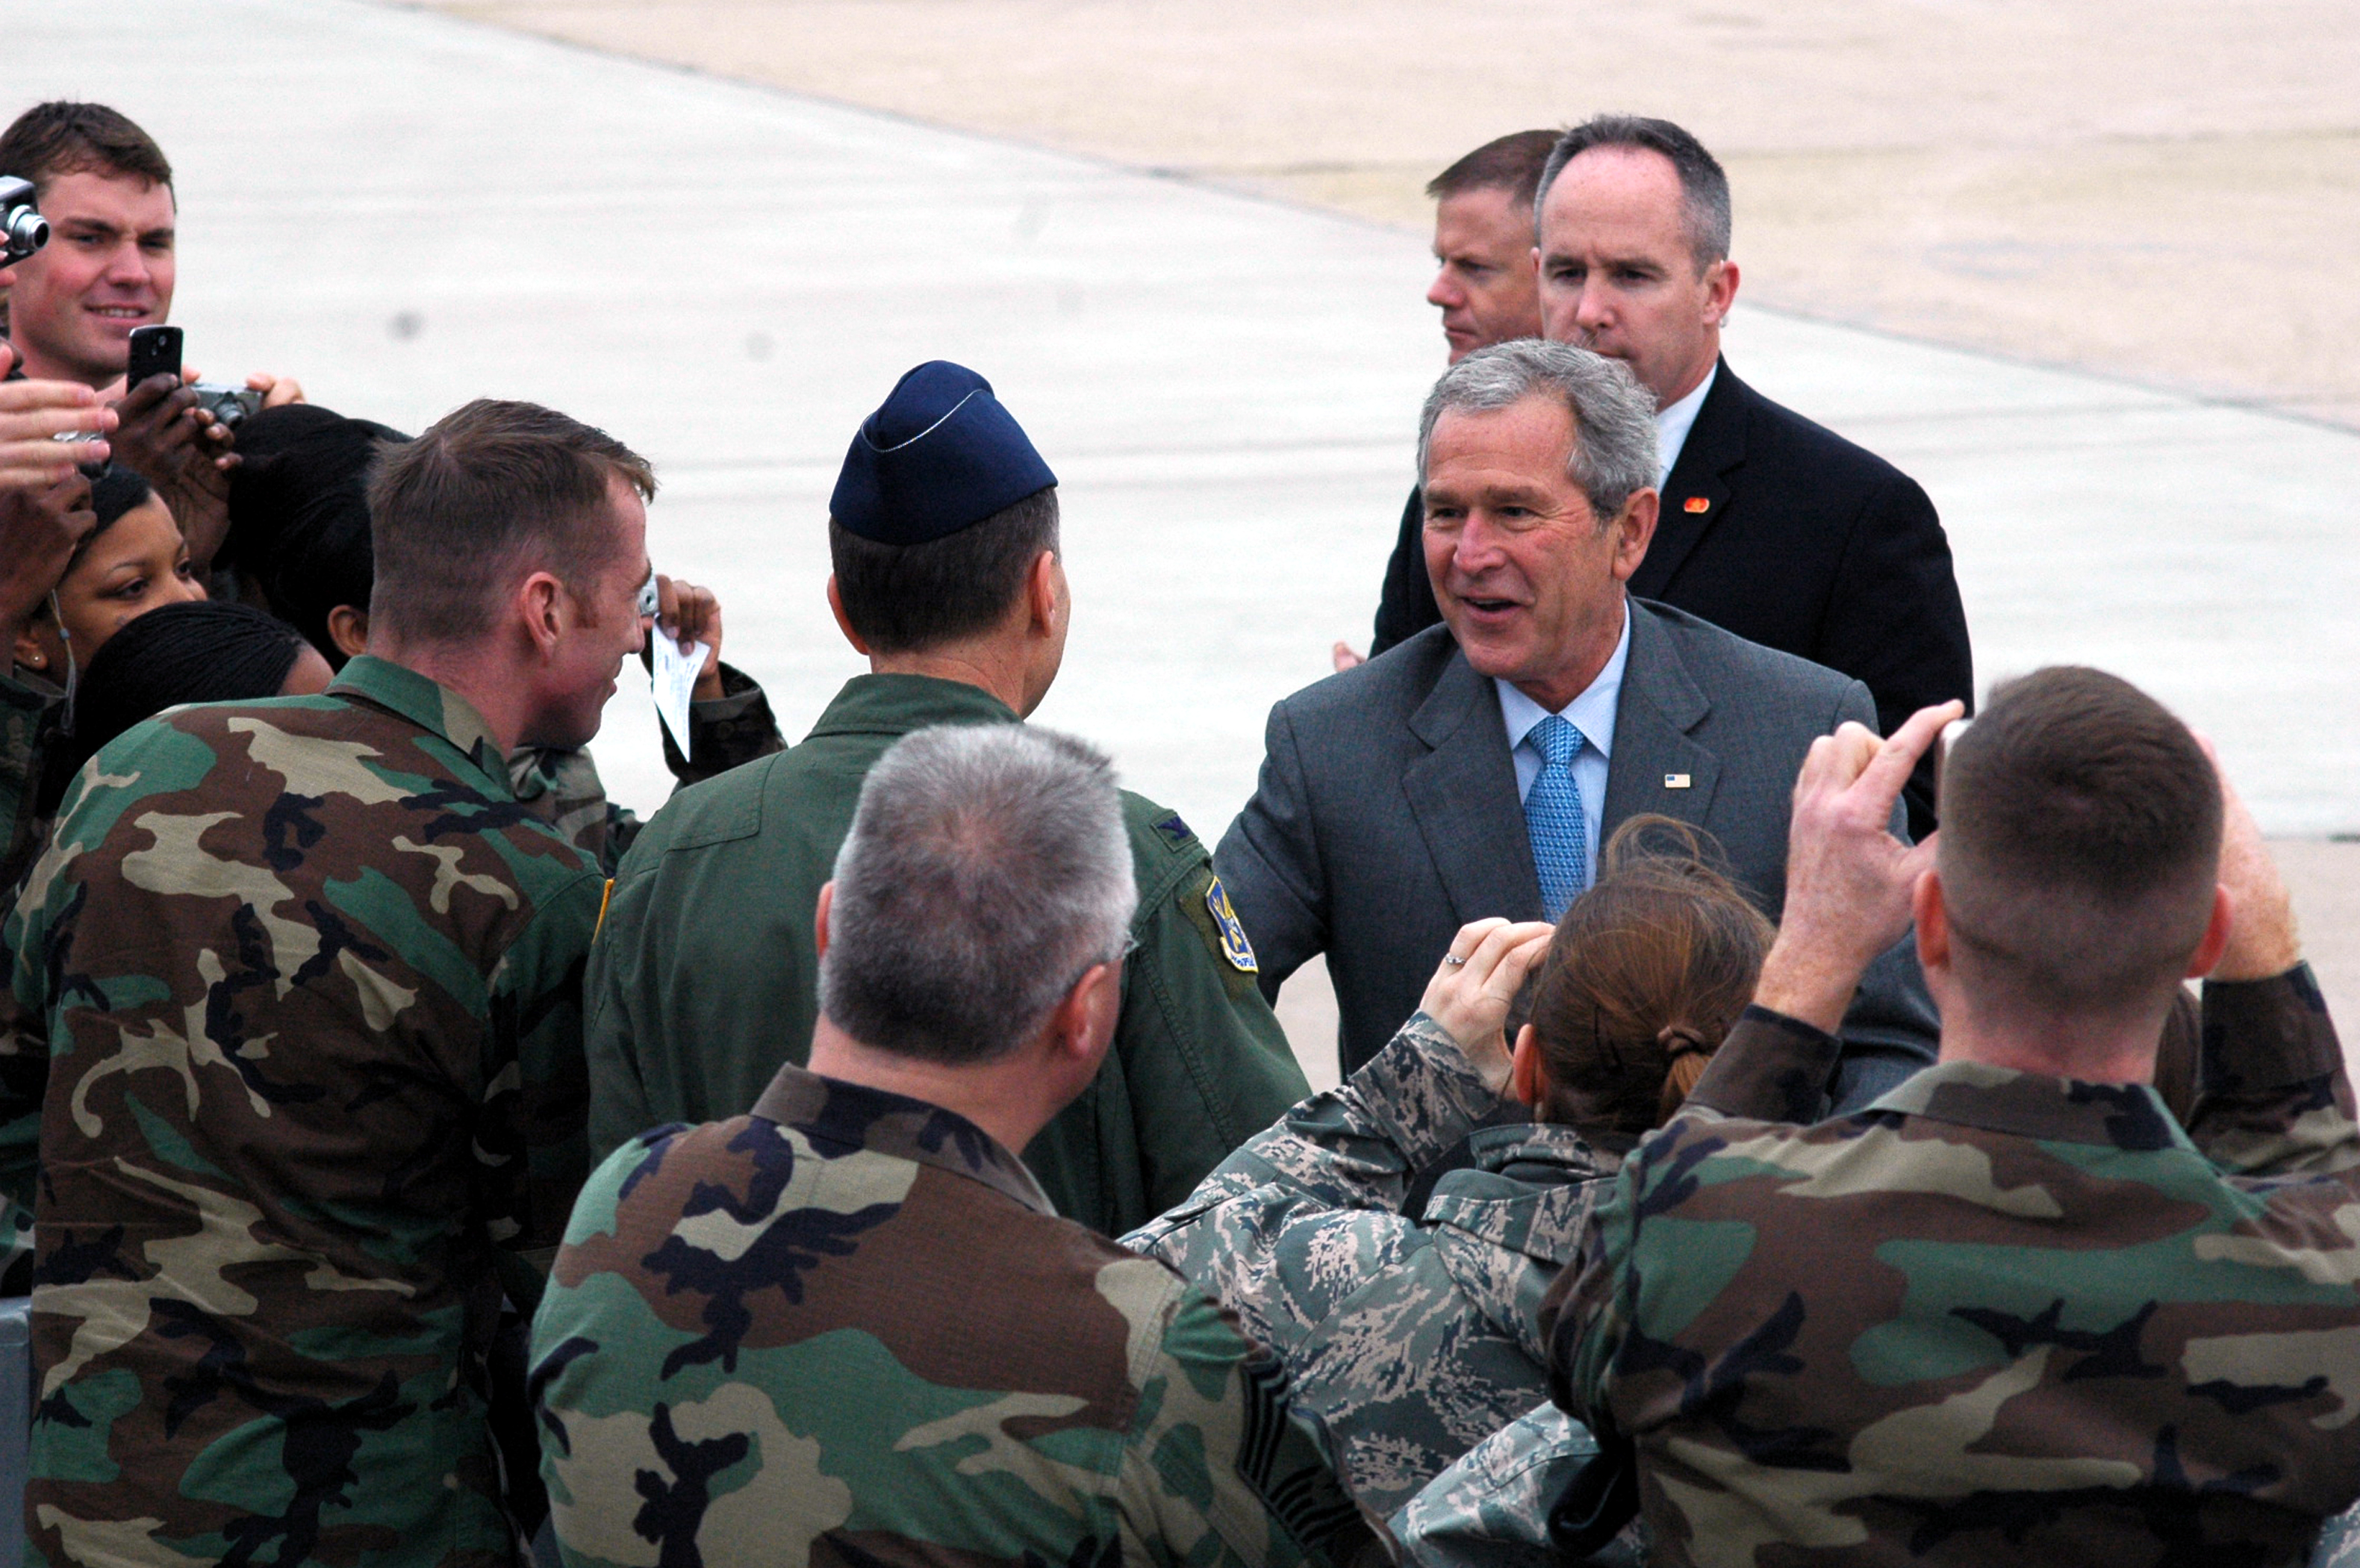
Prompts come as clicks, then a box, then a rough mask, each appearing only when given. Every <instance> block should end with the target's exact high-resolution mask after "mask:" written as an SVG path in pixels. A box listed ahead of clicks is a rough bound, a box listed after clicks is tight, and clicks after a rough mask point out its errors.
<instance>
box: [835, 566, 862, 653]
mask: <svg viewBox="0 0 2360 1568" xmlns="http://www.w3.org/2000/svg"><path fill="white" fill-rule="evenodd" d="M827 612H828V613H829V614H830V615H832V616H834V617H836V630H838V631H841V632H843V633H844V640H845V641H847V642H849V643H851V644H852V651H853V652H856V653H858V654H859V655H860V656H861V657H862V658H864V659H866V658H868V657H869V644H868V643H867V642H866V641H863V640H862V638H861V635H860V633H858V631H855V630H852V618H851V617H850V616H848V615H847V614H845V613H844V596H843V595H842V594H840V593H837V592H836V574H835V573H834V572H830V573H829V574H828V575H827Z"/></svg>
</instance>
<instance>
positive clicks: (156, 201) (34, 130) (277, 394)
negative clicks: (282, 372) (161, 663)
mask: <svg viewBox="0 0 2360 1568" xmlns="http://www.w3.org/2000/svg"><path fill="white" fill-rule="evenodd" d="M0 174H12V175H15V176H16V177H17V178H18V179H21V180H29V181H32V182H33V189H34V199H35V201H36V202H37V203H38V204H39V206H40V209H41V215H42V216H43V217H45V218H47V219H48V220H49V244H48V246H46V247H44V248H42V249H40V250H38V251H36V252H35V253H34V254H33V255H32V256H30V257H28V258H26V259H25V260H23V261H21V262H19V263H17V265H16V268H15V269H14V271H15V274H16V280H15V282H14V283H13V284H12V285H11V286H10V288H9V290H8V298H7V319H6V324H7V333H8V338H9V342H10V344H11V345H12V346H13V347H14V348H15V350H16V358H17V366H18V370H19V371H20V372H21V373H22V374H23V375H25V376H28V377H31V378H35V379H37V380H50V381H68V382H79V383H80V384H82V385H83V386H86V387H89V388H92V389H94V390H96V391H98V392H100V393H102V394H104V395H105V396H106V397H108V398H109V399H110V400H113V406H114V408H115V411H116V413H117V414H118V415H119V416H120V420H121V423H120V425H119V427H118V428H117V429H116V431H115V433H114V435H113V436H112V438H111V444H112V445H113V446H114V448H115V459H116V461H118V462H121V463H123V464H124V465H126V466H128V467H132V468H136V469H137V470H138V472H139V473H140V474H141V475H142V476H144V477H146V478H147V481H148V482H149V483H150V484H152V485H154V486H155V487H156V488H157V489H158V492H160V493H161V494H162V495H163V497H164V499H165V502H166V504H168V505H169V507H170V508H171V510H172V516H173V517H174V519H175V520H177V521H179V523H180V529H181V532H183V533H184V534H185V535H186V536H187V537H188V541H189V554H190V557H191V560H192V561H193V562H194V563H195V565H196V567H197V569H198V571H199V572H200V573H201V574H202V573H203V572H204V571H206V570H208V569H210V567H211V565H212V564H213V553H214V551H215V550H216V549H217V548H218V547H219V545H220V543H221V541H222V538H223V536H224V534H225V533H226V532H227V531H228V511H227V506H228V495H229V470H230V469H231V468H232V467H233V466H235V464H236V458H235V456H234V455H231V452H230V445H231V442H230V433H229V432H228V431H227V430H226V429H225V428H223V427H221V426H220V425H219V424H217V423H216V422H214V421H213V418H212V416H211V415H209V414H206V413H204V412H203V411H201V410H199V409H198V408H197V407H196V394H194V393H193V392H190V391H187V390H185V389H175V388H173V387H172V386H171V385H170V384H169V383H168V382H166V381H164V380H163V379H162V378H155V379H154V381H153V383H152V384H151V385H149V386H147V387H145V388H135V387H129V386H126V385H125V384H124V374H125V371H126V368H127V367H128V366H129V363H130V357H131V334H132V333H133V332H135V331H137V329H138V328H140V327H143V326H158V325H161V324H163V323H164V322H165V321H166V320H167V319H168V318H169V316H170V314H171V311H172V290H173V285H174V284H175V282H177V281H178V270H179V263H178V256H177V253H176V249H175V246H176V241H177V236H178V229H179V222H180V213H179V204H178V201H177V198H176V197H175V195H174V193H173V189H172V165H171V163H170V161H169V159H166V158H165V156H164V149H163V148H160V147H158V146H157V144H156V140H155V138H154V137H150V136H149V135H148V134H147V132H146V131H144V130H142V129H140V128H139V126H137V125H135V124H133V123H132V121H131V120H130V119H128V118H127V117H126V116H125V115H122V114H121V113H119V112H118V111H116V110H114V109H111V108H108V107H107V106H106V105H105V104H74V103H66V102H62V101H60V102H52V103H47V104H35V105H34V106H33V107H32V108H30V109H27V110H26V111H25V112H24V113H23V114H21V115H17V116H16V121H15V123H14V124H12V125H11V126H9V127H8V128H7V130H6V131H5V132H0ZM190 378H191V379H192V378H193V376H191V377H190ZM246 385H247V386H248V387H249V388H251V389H254V390H256V391H258V392H260V393H262V394H263V400H264V401H265V402H266V403H268V404H272V405H277V404H279V403H288V402H300V401H301V400H302V397H303V389H302V388H301V387H300V386H298V385H297V384H296V383H295V382H294V381H292V380H290V379H288V378H285V377H279V376H272V375H268V374H256V375H252V376H248V377H247V378H246Z"/></svg>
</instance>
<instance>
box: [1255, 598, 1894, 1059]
mask: <svg viewBox="0 0 2360 1568" xmlns="http://www.w3.org/2000/svg"><path fill="white" fill-rule="evenodd" d="M1631 615H1632V627H1631V657H1630V660H1629V663H1627V664H1626V665H1625V667H1624V671H1623V676H1622V695H1621V697H1620V699H1619V700H1618V702H1617V704H1616V707H1615V715H1614V740H1613V752H1612V762H1611V764H1610V766H1609V769H1608V772H1607V784H1606V799H1605V801H1604V802H1603V803H1602V811H1601V817H1602V821H1601V828H1602V829H1603V831H1604V832H1605V833H1606V834H1607V835H1609V836H1611V835H1612V833H1613V831H1614V829H1615V828H1618V827H1620V826H1621V825H1622V823H1623V822H1625V821H1628V820H1629V819H1630V818H1631V817H1634V816H1637V815H1639V814H1641V813H1643V812H1661V813H1663V814H1665V815H1667V816H1671V817H1677V818H1679V819H1680V820H1682V821H1685V822H1690V823H1693V824H1695V825H1696V826H1698V827H1699V828H1704V829H1705V830H1706V831H1708V832H1710V833H1711V834H1712V835H1713V836H1714V838H1715V839H1718V840H1719V841H1720V843H1721V848H1722V849H1723V850H1726V851H1727V853H1728V856H1729V862H1730V867H1731V869H1732V871H1733V872H1735V873H1736V876H1737V879H1738V881H1739V882H1740V883H1742V884H1743V886H1744V887H1745V888H1746V890H1747V891H1748V892H1749V893H1751V894H1753V895H1754V897H1755V898H1756V899H1757V900H1758V901H1759V902H1760V903H1761V905H1762V907H1763V909H1764V910H1765V913H1767V914H1768V915H1769V916H1771V917H1772V918H1773V919H1775V918H1776V917H1777V914H1778V909H1779V906H1780V905H1781V903H1782V901H1783V900H1784V897H1785V894H1786V822H1787V817H1788V814H1789V806H1790V800H1791V796H1792V795H1793V791H1794V787H1795V775H1796V773H1797V771H1799V770H1800V768H1801V766H1802V762H1803V754H1804V753H1805V752H1806V751H1808V750H1809V749H1810V745H1811V742H1812V740H1815V739H1817V738H1818V737H1819V736H1821V735H1824V734H1827V733H1828V732H1829V731H1830V730H1832V729H1834V728H1835V727H1836V726H1837V725H1838V724H1840V723H1841V722H1843V721H1844V720H1846V719H1857V720H1860V721H1862V722H1866V721H1867V720H1868V719H1869V718H1872V717H1873V714H1874V709H1873V707H1872V706H1871V704H1870V701H1869V695H1868V692H1867V690H1866V689H1865V688H1864V687H1863V686H1862V685H1860V683H1859V682H1857V681H1853V680H1849V679H1847V678H1845V677H1844V676H1842V675H1840V674H1836V673H1835V672H1834V671H1832V670H1826V669H1821V668H1819V667H1818V666H1816V665H1812V664H1808V663H1804V662H1803V661H1801V660H1799V659H1796V658H1793V657H1791V656H1789V655H1787V654H1784V653H1778V652H1772V651H1771V650H1769V649H1766V648H1762V647H1757V646H1755V645H1754V644H1753V643H1750V642H1745V641H1741V640H1739V639H1738V638H1735V637H1732V636H1731V635H1729V634H1728V633H1727V632H1725V631H1722V630H1719V629H1717V628H1715V627H1712V626H1709V625H1707V624H1705V623H1704V622H1702V621H1700V620H1696V619H1695V618H1694V617H1692V616H1688V615H1684V614H1682V613H1680V612H1679V611H1678V610H1676V609H1667V608H1666V607H1664V606H1662V605H1647V604H1641V603H1638V602H1637V601H1633V602H1632V605H1631ZM1898 815H1899V814H1898V813H1897V812H1896V817H1898ZM1895 826H1896V828H1897V827H1898V826H1899V823H1898V822H1897V821H1896V824H1895ZM1213 863H1214V866H1215V868H1216V869H1217V870H1218V872H1220V875H1221V881H1222V883H1223V884H1224V885H1225V886H1226V887H1227V888H1228V889H1229V898H1230V902H1231V903H1232V904H1233V905H1236V908H1237V912H1238V917H1239V919H1240V920H1241V921H1242V922H1244V925H1245V927H1246V934H1247V936H1248V937H1250V938H1251V939H1252V941H1253V946H1254V951H1255V955H1256V956H1257V957H1258V958H1259V959H1260V960H1261V966H1262V968H1261V977H1262V989H1263V991H1264V992H1265V993H1267V994H1270V995H1272V996H1273V997H1274V996H1275V995H1276V994H1277V991H1278V987H1279V983H1280V982H1281V981H1284V979H1285V978H1286V977H1287V976H1288V975H1289V974H1292V973H1293V972H1294V971H1295V969H1296V968H1297V967H1299V966H1300V965H1301V964H1302V963H1303V961H1304V960H1305V959H1308V958H1310V957H1311V956H1312V955H1313V954H1314V953H1319V952H1325V953H1326V954H1327V972H1328V976H1329V978H1330V979H1331V980H1332V981H1334V983H1335V987H1336V1002H1337V1008H1338V1047H1339V1048H1340V1052H1341V1055H1342V1058H1343V1065H1344V1068H1345V1069H1346V1070H1347V1071H1349V1070H1351V1069H1354V1068H1356V1067H1358V1066H1360V1064H1361V1063H1362V1062H1364V1061H1366V1060H1367V1059H1368V1058H1370V1057H1371V1056H1373V1055H1375V1054H1376V1052H1377V1051H1378V1050H1379V1049H1380V1048H1382V1047H1383V1045H1384V1043H1385V1041H1386V1040H1387V1039H1389V1038H1391V1037H1392V1035H1393V1031H1394V1030H1395V1029H1397V1028H1399V1027H1400V1026H1401V1025H1402V1023H1403V1022H1404V1020H1405V1019H1407V1018H1408V1017H1409V1015H1410V1014H1412V1013H1414V1012H1415V1011H1416V1010H1417V1004H1418V1000H1419V998H1420V996H1421V995H1422V994H1423V993H1424V992H1425V990H1426V981H1427V979H1428V978H1429V977H1430V976H1431V975H1432V974H1433V972H1434V966H1435V965H1436V964H1437V963H1438V962H1440V961H1441V958H1442V955H1443V954H1444V953H1445V952H1447V951H1448V950H1449V946H1450V938H1451V937H1452V936H1453V935H1454V934H1455V933H1456V932H1457V931H1458V929H1459V927H1460V926H1461V925H1463V924H1465V923H1466V922H1468V921H1470V920H1478V919H1481V918H1483V917H1484V916H1491V915H1502V916H1507V917H1509V918H1511V919H1515V920H1537V919H1539V918H1540V917H1541V894H1540V878H1539V875H1538V873H1537V872H1535V870H1534V867H1533V853H1532V841H1531V839H1530V837H1529V836H1528V835H1527V833H1526V830H1525V828H1524V806H1523V804H1522V802H1521V801H1519V800H1518V798H1517V795H1516V773H1515V763H1514V762H1513V759H1512V757H1511V756H1510V754H1509V751H1508V737H1507V729H1506V726H1505V724H1504V722H1503V721H1502V718H1501V717H1500V697H1499V692H1498V689H1497V688H1496V687H1495V686H1494V685H1492V683H1491V681H1490V680H1489V679H1487V678H1485V677H1484V676H1482V675H1480V674H1477V673H1476V671H1475V670H1474V668H1473V667H1472V666H1470V664H1469V663H1467V660H1466V657H1465V655H1464V654H1462V653H1461V652H1459V645H1458V643H1457V642H1456V641H1452V639H1451V636H1450V632H1449V630H1448V628H1447V627H1439V626H1437V627H1434V628H1432V629H1430V630H1426V631H1424V632H1422V633H1420V634H1419V635H1417V636H1415V637H1414V638H1412V639H1410V641H1407V642H1405V643H1404V644H1402V645H1401V646H1400V647H1398V648H1395V649H1393V651H1392V652H1389V653H1387V654H1385V655H1384V656H1383V657H1382V658H1379V659H1371V660H1370V661H1369V662H1368V663H1365V664H1362V665H1360V667H1359V668H1357V669H1352V670H1347V671H1345V672H1344V673H1343V674H1339V675H1335V676H1332V677H1330V678H1329V679H1327V680H1324V681H1321V682H1319V683H1318V684H1317V685H1312V686H1308V687H1306V688H1305V689H1304V690H1302V691H1299V692H1297V693H1295V695H1294V696H1290V697H1288V698H1286V699H1285V700H1284V701H1283V702H1281V703H1279V704H1278V705H1277V706H1276V707H1273V709H1272V710H1271V715H1270V729H1269V736H1268V742H1267V751H1266V754H1265V756H1264V757H1263V760H1262V778H1261V781H1260V783H1259V784H1257V785H1256V787H1255V791H1254V795H1253V798H1252V799H1251V801H1249V802H1247V804H1246V808H1245V810H1244V811H1243V812H1241V813H1240V815H1239V817H1238V819H1237V820H1236V822H1234V823H1232V824H1231V825H1230V828H1229V832H1228V833H1227V834H1226V835H1224V836H1223V838H1222V839H1221V845H1220V848H1219V849H1218V850H1216V851H1215V852H1214V857H1213ZM1904 948H1907V944H1906V943H1905V944H1904ZM1936 1027H1937V1025H1936V1020H1935V1018H1934V1014H1933V1009H1932V1004H1931V1003H1929V1002H1928V1001H1927V999H1926V997H1925V992H1924V981H1923V979H1922V977H1921V976H1920V975H1919V974H1918V972H1917V961H1916V954H1915V950H1914V949H1909V950H1907V951H1904V950H1902V949H1896V954H1895V955H1888V958H1887V959H1880V960H1879V967H1878V968H1877V969H1875V970H1872V971H1871V974H1870V977H1869V978H1868V980H1866V981H1863V987H1862V997H1861V1001H1860V1002H1859V1003H1856V1004H1855V1006H1854V1008H1853V1011H1852V1014H1851V1015H1850V1016H1849V1017H1848V1018H1847V1019H1846V1021H1845V1025H1844V1031H1843V1032H1844V1037H1845V1041H1846V1043H1847V1045H1848V1046H1851V1047H1856V1048H1855V1050H1854V1058H1855V1066H1856V1067H1857V1066H1859V1065H1861V1064H1863V1063H1865V1062H1866V1061H1868V1060H1869V1059H1870V1058H1875V1057H1877V1056H1879V1055H1882V1056H1884V1057H1885V1058H1891V1059H1894V1060H1896V1061H1897V1062H1898V1064H1899V1069H1900V1070H1897V1071H1895V1072H1893V1073H1891V1074H1889V1075H1888V1076H1887V1078H1886V1080H1885V1081H1890V1080H1891V1079H1892V1078H1897V1077H1900V1076H1903V1075H1904V1074H1905V1073H1906V1071H1907V1070H1914V1069H1915V1068H1917V1067H1918V1066H1921V1065H1923V1063H1924V1062H1925V1061H1928V1060H1930V1059H1931V1058H1932V1044H1933V1039H1934V1034H1935V1031H1936ZM1878 1087H1882V1084H1879V1085H1878Z"/></svg>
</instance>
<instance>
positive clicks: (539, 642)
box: [514, 572, 568, 659]
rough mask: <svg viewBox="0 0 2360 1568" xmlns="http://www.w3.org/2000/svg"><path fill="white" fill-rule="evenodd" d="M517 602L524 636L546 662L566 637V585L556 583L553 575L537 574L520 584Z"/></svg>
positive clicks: (517, 610)
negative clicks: (530, 641) (529, 639)
mask: <svg viewBox="0 0 2360 1568" xmlns="http://www.w3.org/2000/svg"><path fill="white" fill-rule="evenodd" d="M514 602H515V605H516V612H517V618H518V619H519V620H520V621H521V622H522V623H523V625H524V629H525V635H526V636H528V637H530V638H531V639H532V643H533V646H534V647H535V648H537V649H539V650H540V651H541V657H542V658H543V659H549V658H553V657H554V656H555V655H556V652H557V644H558V642H559V641H560V640H561V639H563V637H564V635H565V623H566V619H567V613H568V612H567V608H566V592H565V585H564V584H563V583H562V582H560V581H558V580H557V576H556V575H555V574H554V573H551V572H535V573H533V574H532V575H531V576H529V577H527V578H525V580H524V581H523V582H521V583H519V584H518V585H517V590H516V598H515V601H514Z"/></svg>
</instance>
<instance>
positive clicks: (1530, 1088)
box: [1508, 1024, 1548, 1111]
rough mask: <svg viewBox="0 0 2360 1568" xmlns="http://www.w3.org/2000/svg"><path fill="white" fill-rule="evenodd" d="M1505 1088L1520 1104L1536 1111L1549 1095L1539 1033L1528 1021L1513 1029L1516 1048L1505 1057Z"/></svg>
mask: <svg viewBox="0 0 2360 1568" xmlns="http://www.w3.org/2000/svg"><path fill="white" fill-rule="evenodd" d="M1508 1091H1509V1092H1510V1093H1512V1094H1513V1095H1514V1096H1515V1097H1516V1100H1517V1102H1519V1103H1521V1104H1524V1105H1529V1106H1531V1107H1532V1108H1533V1109H1534V1110H1535V1111H1537V1110H1539V1109H1540V1106H1541V1102H1542V1101H1544V1100H1546V1099H1547V1098H1548V1069H1547V1068H1546V1066H1544V1065H1542V1062H1541V1035H1540V1031H1539V1030H1537V1029H1535V1028H1534V1027H1533V1026H1532V1025H1530V1024H1527V1025H1524V1027H1523V1028H1521V1029H1519V1030H1517V1031H1516V1048H1515V1050H1514V1051H1513V1053H1511V1054H1510V1056H1509V1058H1508Z"/></svg>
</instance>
